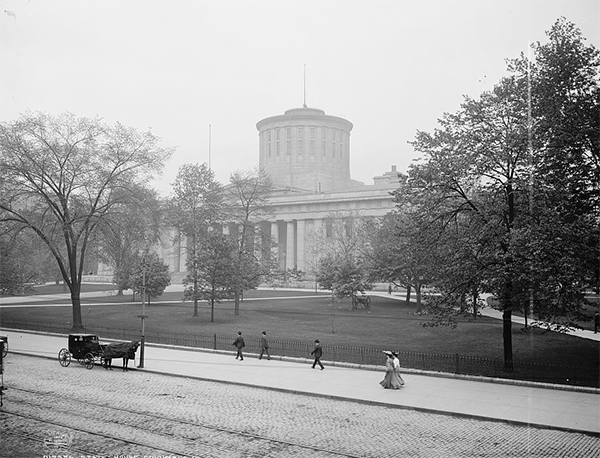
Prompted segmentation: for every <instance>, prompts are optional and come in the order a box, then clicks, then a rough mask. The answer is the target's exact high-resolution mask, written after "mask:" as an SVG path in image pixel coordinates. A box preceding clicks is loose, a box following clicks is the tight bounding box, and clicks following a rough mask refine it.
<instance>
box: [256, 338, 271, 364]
mask: <svg viewBox="0 0 600 458" xmlns="http://www.w3.org/2000/svg"><path fill="white" fill-rule="evenodd" d="M265 353H266V354H267V359H269V360H270V359H271V355H269V343H268V342H267V331H263V332H262V335H261V336H260V356H259V357H258V359H262V357H263V354H265Z"/></svg>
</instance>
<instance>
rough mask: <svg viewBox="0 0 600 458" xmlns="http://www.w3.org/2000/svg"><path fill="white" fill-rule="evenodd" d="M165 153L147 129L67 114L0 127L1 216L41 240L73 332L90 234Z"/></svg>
mask: <svg viewBox="0 0 600 458" xmlns="http://www.w3.org/2000/svg"><path fill="white" fill-rule="evenodd" d="M169 155H170V151H169V150H165V149H163V148H160V147H159V146H158V139H157V138H156V137H155V136H153V135H152V134H151V133H149V132H145V133H140V132H137V131H136V130H134V129H131V128H127V127H124V126H122V125H121V124H116V125H114V126H108V125H105V124H104V123H102V122H101V121H100V120H99V119H87V118H76V117H75V116H74V115H72V114H70V113H66V114H63V115H59V116H52V115H46V114H42V113H37V114H26V115H23V116H22V117H21V118H20V119H18V120H17V121H14V122H10V123H2V124H1V125H0V183H1V184H2V189H3V192H2V194H1V197H0V221H8V222H10V223H14V224H17V225H19V226H20V227H21V228H22V229H23V230H26V231H31V232H33V233H35V234H36V235H37V236H39V237H40V238H41V240H43V242H44V243H45V244H46V246H47V247H48V249H49V250H50V252H51V253H52V255H53V256H54V258H55V259H56V262H57V263H58V266H59V268H60V271H61V274H62V277H63V279H64V281H65V283H66V284H67V286H68V287H69V290H70V292H71V302H72V304H73V330H74V331H80V330H82V329H83V322H82V316H81V301H80V292H81V280H82V275H83V273H84V271H83V268H84V262H85V256H86V249H87V248H88V246H87V245H88V241H89V240H90V237H91V236H92V234H94V232H96V230H97V227H98V224H99V223H100V222H101V221H102V220H103V219H104V218H105V217H107V215H108V214H109V213H110V211H111V209H112V208H113V207H114V206H115V205H117V204H121V203H124V202H126V201H127V200H128V199H129V196H130V192H129V191H130V190H131V188H132V186H134V185H136V184H138V183H146V182H148V181H149V179H150V178H151V177H152V176H153V175H154V174H155V173H156V172H157V171H160V170H161V169H162V167H163V165H164V161H165V160H166V159H167V158H168V157H169Z"/></svg>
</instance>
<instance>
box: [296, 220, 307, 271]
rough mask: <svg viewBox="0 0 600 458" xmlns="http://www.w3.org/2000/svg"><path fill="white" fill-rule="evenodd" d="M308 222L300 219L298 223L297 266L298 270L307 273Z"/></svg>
mask: <svg viewBox="0 0 600 458" xmlns="http://www.w3.org/2000/svg"><path fill="white" fill-rule="evenodd" d="M305 238H306V221H305V220H303V219H299V220H297V221H296V265H297V267H298V270H302V271H306V262H305V261H306V253H305V248H304V247H305Z"/></svg>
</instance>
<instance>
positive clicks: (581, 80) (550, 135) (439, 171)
mask: <svg viewBox="0 0 600 458" xmlns="http://www.w3.org/2000/svg"><path fill="white" fill-rule="evenodd" d="M549 36H550V38H551V42H550V43H549V44H548V45H539V44H538V45H537V46H534V47H533V50H534V51H535V52H536V54H537V56H538V59H537V60H536V61H535V63H536V65H531V67H530V65H529V64H530V63H529V62H526V61H524V58H522V59H521V60H520V61H517V62H513V64H512V67H511V68H512V70H513V73H514V74H513V75H511V76H510V77H507V78H504V79H502V80H501V81H500V83H499V84H497V85H496V86H495V87H494V89H493V90H492V91H491V92H486V93H483V94H482V95H481V97H480V98H479V99H477V100H474V99H470V98H465V102H464V103H463V104H462V105H461V109H460V110H459V111H458V112H457V113H456V114H453V115H451V114H445V115H444V117H443V119H441V120H440V122H439V123H440V127H439V128H438V129H436V130H435V132H434V134H433V135H431V134H427V133H424V132H419V133H418V134H417V138H416V141H415V142H414V143H413V145H414V146H415V148H416V149H417V150H418V151H420V152H422V153H423V154H424V157H425V160H424V161H423V162H422V163H420V164H416V165H414V166H413V167H412V168H411V170H410V173H409V180H408V184H409V192H407V193H405V194H404V197H403V199H405V200H406V201H407V202H408V203H410V204H412V205H414V206H415V207H416V208H417V211H418V214H419V215H420V217H422V218H423V219H424V220H426V221H429V223H430V224H432V225H433V224H435V225H437V226H438V227H442V228H444V237H442V238H440V240H439V241H440V242H441V243H443V244H444V245H445V246H446V247H457V246H458V245H459V243H456V242H461V243H463V244H464V242H465V241H467V240H469V239H470V242H471V243H468V244H465V245H466V246H465V247H466V250H460V251H459V252H458V256H456V257H449V258H447V259H446V264H451V265H453V266H456V267H452V269H456V268H458V266H459V261H461V260H465V259H469V257H472V259H473V260H475V261H476V262H474V263H470V264H469V265H471V266H473V270H472V272H473V274H471V275H473V278H474V279H476V281H475V283H473V287H477V288H481V287H482V285H485V286H484V287H485V288H486V289H487V290H488V291H489V292H493V293H494V294H495V295H496V296H497V297H498V298H499V300H500V307H501V310H502V312H503V339H504V360H505V368H506V369H507V370H511V369H512V364H513V363H512V337H511V314H512V312H513V310H519V309H520V310H524V309H525V308H526V307H527V304H528V303H533V304H534V305H536V313H537V315H538V316H540V317H541V316H546V317H551V316H552V317H556V316H566V315H568V314H570V313H571V312H575V311H576V310H577V308H578V306H579V304H580V301H579V299H578V296H579V294H578V291H579V292H580V291H581V287H582V286H583V285H584V281H583V280H584V279H585V278H586V272H585V271H586V268H587V267H588V266H590V265H591V261H590V255H589V254H588V253H584V250H581V248H582V245H583V244H591V245H593V244H594V241H593V240H594V235H593V234H594V232H593V229H594V228H596V229H597V222H598V215H597V214H596V215H595V216H594V215H593V212H592V209H593V208H595V207H594V206H595V203H596V201H597V189H598V185H597V183H598V180H597V179H595V178H596V176H597V170H598V168H597V163H598V161H597V146H598V143H597V140H598V137H597V135H596V137H595V139H592V138H591V137H592V136H591V135H590V132H591V131H590V129H591V130H592V131H593V129H594V126H597V124H595V123H597V122H598V97H597V81H596V80H597V75H598V58H597V51H595V50H593V49H591V48H585V47H584V46H583V44H582V39H581V36H580V34H579V33H578V31H577V30H576V29H575V28H574V27H572V25H569V24H567V23H566V21H564V20H559V21H558V22H557V24H555V26H554V27H553V29H552V30H551V31H550V32H549ZM565 44H568V45H565ZM524 62H525V64H527V65H524ZM530 68H533V71H531V72H530V71H529V70H530ZM525 71H526V73H524V72H525ZM551 87H552V88H554V87H555V88H557V91H558V94H559V95H558V96H555V95H553V94H552V92H553V91H551V90H550V88H551ZM580 102H581V103H580ZM578 105H580V106H581V108H582V110H581V112H579V113H577V115H578V116H579V118H578V119H579V121H578V122H575V123H572V122H570V119H567V118H568V117H569V115H568V114H567V116H562V115H561V114H560V112H561V110H566V112H567V113H568V112H569V110H577V106H578ZM556 110H557V111H556ZM597 131H598V130H597V129H596V133H597ZM571 158H573V162H574V163H575V167H572V164H573V163H572V162H571ZM565 159H566V160H565ZM579 167H582V168H585V171H584V172H581V171H579V170H573V168H576V169H578V168H579ZM590 169H591V172H590ZM398 196H400V194H398ZM577 203H581V207H580V208H581V210H577V211H573V210H572V208H573V207H574V206H576V205H577ZM569 221H570V222H571V224H566V223H568V222H569ZM466 228H468V230H469V232H465V231H464V229H466ZM450 229H452V230H454V233H453V232H452V230H450ZM456 229H458V231H456ZM595 233H596V234H597V230H596V232H595ZM467 234H470V237H466V236H467ZM531 238H534V239H538V238H539V240H536V241H535V242H533V243H532V242H531ZM596 238H597V236H596ZM452 240H455V241H456V242H454V243H453V242H452ZM578 240H580V241H585V242H584V243H581V242H578ZM448 251H449V250H448V249H447V248H446V252H448ZM442 252H444V250H442ZM595 256H597V253H596V255H595ZM561 258H562V262H563V263H564V264H563V265H562V266H561V265H560V264H561V261H560V259H561ZM565 261H566V263H565ZM582 261H583V262H582ZM477 263H480V266H483V268H481V269H480V268H479V267H478V264H477ZM565 267H567V268H565ZM443 271H444V273H446V274H449V273H450V272H451V269H450V270H449V269H447V268H446V269H443ZM588 271H589V269H588ZM467 272H469V270H467ZM588 277H589V276H588ZM451 283H452V282H451ZM567 285H568V286H567ZM446 286H448V285H446ZM549 299H550V300H549Z"/></svg>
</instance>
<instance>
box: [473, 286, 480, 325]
mask: <svg viewBox="0 0 600 458" xmlns="http://www.w3.org/2000/svg"><path fill="white" fill-rule="evenodd" d="M477 299H479V293H478V292H477V290H473V319H474V320H476V319H477Z"/></svg>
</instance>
